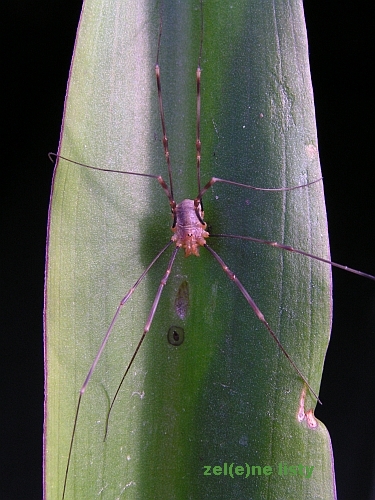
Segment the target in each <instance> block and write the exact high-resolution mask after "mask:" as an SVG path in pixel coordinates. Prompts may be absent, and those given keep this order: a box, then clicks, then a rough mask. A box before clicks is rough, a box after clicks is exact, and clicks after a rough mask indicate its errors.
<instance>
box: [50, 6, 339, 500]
mask: <svg viewBox="0 0 375 500" xmlns="http://www.w3.org/2000/svg"><path fill="white" fill-rule="evenodd" d="M160 13H162V14H161V15H162V21H163V32H162V38H161V53H160V59H159V63H160V67H161V78H162V92H163V101H164V108H165V117H166V126H167V133H168V138H169V145H170V154H171V161H172V168H173V181H174V195H175V199H176V201H177V202H179V201H181V200H182V199H184V198H186V197H187V198H194V197H195V196H196V195H197V185H196V168H195V139H196V138H195V133H196V132H195V127H196V125H195V120H196V117H195V113H196V76H195V70H196V67H197V61H198V55H199V49H200V39H201V9H200V4H199V2H198V1H196V0H195V1H192V0H189V1H184V2H170V1H165V2H164V4H163V6H162V7H160V5H159V4H158V3H157V2H150V1H137V2H129V1H127V2H126V1H124V0H122V1H119V0H102V1H99V0H96V1H93V0H86V2H85V4H84V9H83V14H82V18H81V21H80V26H79V30H78V37H77V42H76V47H75V52H74V57H73V64H72V69H71V74H70V79H69V85H68V93H67V100H66V107H65V113H64V121H63V128H62V135H61V144H60V154H61V155H63V156H65V157H67V158H70V159H72V160H75V161H78V162H82V163H85V164H88V165H93V166H96V167H99V168H106V169H113V170H123V171H124V170H126V171H133V172H139V173H152V174H156V175H162V176H163V178H164V179H165V180H166V181H167V180H168V176H167V172H166V162H165V158H164V154H163V147H162V143H161V127H160V116H159V112H158V101H157V90H156V82H155V75H154V65H155V61H156V52H157V43H158V34H159V23H160ZM203 19H204V30H203V54H202V60H201V67H202V119H201V129H202V133H201V139H202V177H203V183H205V182H207V181H208V180H209V179H210V178H211V177H212V176H213V175H215V176H217V177H221V178H224V179H230V180H234V181H237V182H241V183H245V184H251V185H254V186H259V187H265V188H269V187H286V186H296V185H300V184H304V183H306V182H307V181H312V180H315V179H318V178H319V177H320V168H319V158H318V150H317V136H316V129H315V117H314V107H313V96H312V87H311V80H310V74H309V65H308V53H307V41H306V32H305V25H304V16H303V9H302V1H301V0H292V1H290V2H283V1H277V2H274V1H272V2H271V1H269V0H250V1H249V0H247V1H245V0H238V1H237V2H232V3H229V2H224V1H223V2H220V3H219V2H213V1H210V0H207V1H205V2H204V4H203ZM203 201H204V209H205V220H206V221H207V223H208V224H209V229H210V231H211V232H212V234H219V233H227V234H228V233H230V234H237V235H245V236H246V235H247V236H254V237H257V238H263V239H266V240H272V241H278V242H280V243H284V244H287V245H292V246H294V247H295V248H299V249H302V250H305V251H307V252H310V253H313V254H315V255H319V256H322V257H328V256H329V250H328V235H327V225H326V218H325V205H324V198H323V188H322V185H321V183H318V184H314V185H312V186H310V187H308V188H301V189H297V190H295V191H284V192H279V193H267V192H254V191H250V190H247V189H244V188H240V187H235V186H230V185H225V184H222V183H220V184H219V183H216V184H215V185H214V186H213V188H212V189H211V190H210V191H209V192H208V193H207V194H206V195H205V196H204V200H203ZM171 222H172V220H171V216H170V209H169V204H168V199H167V197H166V196H165V194H164V192H163V190H162V189H161V188H160V186H159V184H158V183H157V181H156V180H154V179H148V178H142V177H136V176H131V175H120V174H116V173H108V172H95V171H92V170H89V169H85V168H82V167H79V166H77V165H74V164H72V163H69V162H67V161H63V160H60V161H59V163H58V167H57V169H56V173H55V177H54V182H53V196H52V201H51V210H50V218H49V245H48V255H47V258H48V260H47V285H46V290H47V294H46V348H47V350H46V352H47V354H46V363H47V365H46V373H47V379H46V395H47V406H46V435H45V447H46V448H45V449H46V452H45V461H46V467H45V484H46V493H45V496H46V498H47V499H61V497H62V490H63V483H64V476H65V472H66V466H67V460H68V458H67V457H68V452H69V444H70V439H71V434H72V428H73V422H74V415H75V411H76V406H77V400H78V394H79V389H80V387H81V386H82V384H83V381H84V380H85V377H86V375H87V373H88V370H89V368H90V366H91V364H92V362H93V360H94V358H95V355H96V353H97V351H98V348H99V346H100V343H101V341H102V339H103V337H104V335H105V332H106V331H107V329H108V326H109V324H110V322H111V320H112V318H113V315H114V313H115V311H116V308H117V306H118V304H119V302H120V300H121V298H122V297H123V296H124V295H125V293H126V292H127V291H128V290H129V289H130V287H131V286H132V285H133V284H134V283H135V281H136V280H137V279H138V277H139V276H140V275H141V273H142V272H143V270H144V269H145V268H146V267H147V266H148V265H149V263H150V262H151V261H152V259H153V258H154V257H155V256H156V254H157V253H158V252H159V250H160V249H161V248H162V247H163V246H164V245H165V244H166V243H167V242H168V240H169V239H170V237H171V234H172V233H171V231H170V225H171ZM209 244H210V246H212V248H214V249H215V251H217V252H218V253H219V255H220V256H221V257H222V258H223V259H224V261H225V262H226V263H227V265H228V266H229V268H230V269H231V270H232V271H233V272H235V274H236V276H237V277H238V278H239V279H240V281H241V282H242V283H243V285H244V286H245V287H246V289H247V290H248V292H249V293H250V295H251V296H252V297H253V299H254V300H255V302H256V303H257V305H258V307H259V308H260V310H261V311H262V312H263V314H264V316H265V317H266V319H267V321H268V323H269V324H270V325H271V328H272V329H273V330H274V331H275V332H276V333H277V335H278V337H279V338H280V340H281V342H282V344H283V346H284V347H285V348H286V350H287V351H288V353H289V354H290V356H291V357H292V359H293V360H294V361H295V362H296V364H297V365H298V367H299V368H300V369H301V371H302V372H303V374H304V375H305V377H306V378H307V379H308V381H309V383H310V385H311V386H312V387H313V388H314V390H315V391H318V390H319V385H320V379H321V373H322V367H323V361H324V356H325V352H326V349H327V344H328V340H329V333H330V321H331V303H330V293H331V277H330V268H329V266H325V265H324V264H322V263H319V262H317V261H314V260H311V259H308V258H304V257H302V256H299V255H295V254H291V253H289V252H286V251H281V250H279V249H276V248H270V247H268V246H265V245H257V244H255V243H250V242H246V241H241V240H235V239H228V238H225V239H224V238H222V239H219V238H211V239H210V240H209ZM200 253H201V256H200V257H199V258H196V257H194V256H192V257H189V258H187V259H186V258H184V256H183V254H182V250H180V252H179V254H178V255H177V259H176V262H175V265H174V267H173V270H172V273H171V276H170V278H169V281H168V284H167V285H166V287H165V289H164V291H163V294H162V297H161V300H160V303H159V305H158V308H157V311H156V314H155V319H154V322H153V324H152V327H151V329H150V332H149V333H148V335H147V336H146V339H145V341H144V344H143V345H142V347H141V350H140V352H139V354H138V355H137V357H136V360H135V362H134V365H133V366H132V368H131V370H130V372H129V374H128V376H127V378H126V379H125V383H124V385H123V387H122V389H121V391H120V394H119V397H118V399H117V401H116V403H115V405H114V408H113V410H112V412H111V415H110V420H109V430H108V436H107V439H106V440H105V441H103V438H104V430H105V421H106V417H107V414H108V409H109V404H110V402H111V400H112V398H113V396H114V394H115V391H116V389H117V387H118V384H119V382H120V380H121V377H122V375H123V373H124V370H125V368H126V366H127V364H128V363H129V360H130V358H131V356H132V354H133V352H134V349H135V347H136V345H137V343H138V341H139V339H140V336H141V334H142V332H143V328H144V325H145V322H146V320H147V317H148V314H149V311H150V308H151V305H152V302H153V300H154V297H155V294H156V290H157V287H158V285H159V282H160V280H161V278H162V276H163V275H164V273H165V271H166V268H167V265H168V261H169V258H170V255H171V249H168V250H167V251H166V252H165V253H164V254H163V256H162V257H161V258H160V259H159V261H158V262H157V263H156V264H155V265H154V266H153V267H152V269H151V270H150V272H149V273H148V275H147V277H146V278H145V279H144V280H143V281H142V283H141V284H140V286H139V288H138V289H137V290H136V292H135V293H134V295H133V296H132V298H131V300H130V301H129V302H128V303H127V304H126V305H125V307H124V308H123V310H122V312H121V315H120V317H119V320H118V322H117V324H116V327H115V328H114V331H113V333H112V336H111V338H110V340H109V342H108V345H107V347H106V349H105V351H104V353H103V355H102V357H101V359H100V361H99V363H98V366H97V368H96V370H95V371H94V374H93V376H92V379H91V380H90V383H89V385H88V388H87V391H86V393H85V394H84V396H83V398H82V405H81V409H80V413H79V417H78V423H77V431H76V435H75V438H74V446H73V452H72V459H71V463H70V469H69V473H68V479H67V490H66V498H69V499H72V498H75V499H78V498H79V499H80V500H84V499H90V500H91V499H92V498H98V497H100V498H105V499H113V498H163V499H164V498H178V499H180V498H181V499H182V498H194V499H198V498H199V499H203V498H210V499H211V498H240V499H243V498H274V499H280V498H314V499H316V498H324V499H325V500H327V499H330V498H334V497H335V486H334V477H333V466H332V457H331V447H330V439H329V435H328V433H327V430H326V429H325V427H324V425H323V424H322V423H320V422H317V427H311V426H309V425H308V421H307V420H306V419H302V420H301V421H300V420H299V419H298V418H297V415H298V412H300V413H301V410H300V397H301V392H302V390H303V387H304V384H303V381H302V380H301V379H300V377H299V376H298V375H297V373H296V372H295V371H294V370H293V369H292V367H291V366H290V364H289V363H288V361H287V359H286V358H285V356H284V355H283V354H282V353H281V352H280V350H279V349H278V348H277V346H276V344H275V342H274V341H273V340H272V338H271V337H270V335H269V333H268V332H267V330H266V329H265V327H264V325H263V324H262V323H261V322H260V321H259V320H258V319H257V318H256V317H255V315H254V313H253V311H252V309H251V308H250V306H249V305H248V303H247V302H246V301H245V299H244V298H243V296H242V295H241V293H240V291H239V290H238V288H237V287H236V286H235V284H234V283H233V282H231V281H230V280H229V279H228V277H227V276H226V275H225V274H224V273H223V271H222V269H221V268H220V266H219V265H218V263H217V262H216V261H215V260H214V259H213V257H212V255H210V254H209V253H208V252H207V251H206V250H205V249H204V248H202V249H201V252H200ZM181 290H182V292H181ZM187 290H188V293H189V300H188V301H187V299H186V297H187ZM181 294H182V297H184V298H183V304H184V305H183V307H184V308H185V309H186V317H185V318H184V319H181V318H179V316H178V315H177V312H176V302H175V301H176V297H177V296H181ZM171 326H179V327H181V328H183V330H184V332H185V336H184V342H183V343H182V344H181V345H179V346H173V345H171V344H170V343H168V341H167V333H168V330H169V328H170V327H171ZM315 404H316V401H315V400H314V398H313V397H311V395H309V394H308V395H307V397H306V402H305V409H306V411H307V410H309V409H310V408H314V407H315ZM225 463H227V464H228V467H229V466H230V464H232V463H233V464H234V465H235V466H243V467H245V473H246V464H249V465H250V466H260V467H261V468H262V469H261V472H262V474H261V475H260V476H258V475H250V476H249V477H247V478H246V477H245V475H234V477H233V478H232V477H231V476H230V475H225V474H224V464H225ZM280 463H282V464H283V465H288V466H298V465H301V466H303V467H306V466H309V467H314V469H313V472H312V475H311V477H310V478H307V477H302V476H301V475H300V474H299V473H298V469H291V470H290V472H293V471H296V472H297V475H292V474H291V473H290V474H288V475H287V476H285V475H279V464H280ZM205 466H211V467H214V466H219V467H222V468H223V469H222V473H221V474H218V473H219V472H220V469H215V472H216V473H217V474H214V473H213V469H212V468H211V470H210V472H211V475H204V471H205V468H204V467H205ZM266 466H270V467H272V471H271V472H272V473H271V474H269V475H267V474H265V472H267V470H268V471H270V469H263V468H264V467H266ZM206 470H207V469H206ZM231 470H232V471H233V470H234V469H233V468H232V469H231ZM258 470H259V469H256V471H258ZM282 470H284V469H282ZM300 470H301V471H302V469H300ZM303 471H306V469H303ZM237 472H240V469H237Z"/></svg>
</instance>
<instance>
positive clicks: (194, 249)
mask: <svg viewBox="0 0 375 500" xmlns="http://www.w3.org/2000/svg"><path fill="white" fill-rule="evenodd" d="M160 39H161V29H160V33H159V42H158V52H157V62H156V66H155V73H156V83H157V89H158V101H159V111H160V118H161V125H162V131H163V147H164V153H165V157H166V162H167V168H168V175H169V187H168V185H167V184H166V182H165V181H164V179H163V178H162V177H161V176H156V175H151V174H142V173H136V172H125V171H113V170H109V169H102V168H97V167H93V166H90V165H85V164H82V163H79V162H76V161H73V160H70V159H67V158H64V157H62V156H59V155H54V154H50V157H51V156H56V157H58V158H62V159H64V160H67V161H69V162H71V163H73V164H76V165H78V166H81V167H85V168H89V169H93V170H99V171H103V172H113V173H121V174H127V175H137V176H141V177H149V178H154V179H156V180H157V181H158V182H159V184H160V185H161V187H162V188H163V190H164V192H165V194H166V195H167V197H168V199H169V204H170V207H171V211H172V216H173V224H172V232H173V235H172V237H171V240H170V241H169V242H168V243H167V245H165V246H164V248H163V249H162V250H161V251H160V252H159V253H158V254H157V255H156V257H155V258H154V259H153V260H152V262H151V263H150V264H149V266H148V267H147V268H146V269H145V271H144V272H143V273H142V275H141V276H140V277H139V278H138V280H137V281H136V282H135V283H134V285H133V286H132V288H131V289H130V290H129V291H128V293H127V294H126V295H125V296H124V297H123V299H122V300H121V302H120V304H119V305H118V307H117V310H116V312H115V314H114V316H113V319H112V321H111V324H110V326H109V328H108V330H107V332H106V334H105V336H104V339H103V341H102V344H101V346H100V348H99V351H98V353H97V355H96V357H95V360H94V362H93V364H92V366H91V368H90V370H89V373H88V374H87V377H86V379H85V381H84V383H83V385H82V387H81V389H80V393H79V398H78V403H77V409H76V414H75V419H74V425H73V430H72V435H71V441H70V448H69V455H68V461H67V466H66V471H65V479H64V489H63V493H62V498H63V499H64V498H65V492H66V486H67V481H68V474H69V467H70V462H71V457H72V449H73V442H74V437H75V433H76V429H77V422H78V416H79V410H80V405H81V401H82V397H83V394H84V393H85V391H86V388H87V385H88V383H89V381H90V379H91V376H92V373H93V371H94V370H95V368H96V366H97V364H98V361H99V359H100V357H101V355H102V352H103V350H104V348H105V346H106V344H107V341H108V339H109V337H110V334H111V332H112V330H113V327H114V325H115V323H116V321H117V318H118V316H119V314H120V311H121V309H122V307H123V306H124V305H125V304H126V302H127V301H128V300H129V298H130V297H131V295H132V294H133V293H134V291H135V290H136V289H137V287H138V285H139V284H140V282H141V281H142V280H143V278H144V277H145V276H146V274H147V273H148V271H149V270H150V268H151V267H152V266H153V265H154V263H155V262H156V261H157V260H158V259H159V257H160V256H161V255H162V254H163V253H164V252H165V251H166V250H167V248H169V247H170V246H171V245H172V244H173V243H174V244H175V248H174V249H173V251H172V255H171V257H170V260H169V263H168V266H167V269H166V271H165V274H164V276H163V277H162V279H161V281H160V284H159V287H158V290H157V292H156V295H155V298H154V301H153V304H152V306H151V309H150V313H149V316H148V318H147V321H146V324H145V327H144V331H143V334H142V336H141V338H140V340H139V342H138V344H137V347H136V349H135V351H134V353H133V355H132V357H131V359H130V361H129V364H128V366H127V368H126V371H125V373H124V375H123V377H122V379H121V382H120V384H119V386H118V388H117V390H116V393H115V395H114V397H113V399H112V402H111V405H110V408H109V412H108V414H107V422H106V431H105V436H106V435H107V430H108V421H109V416H110V413H111V410H112V408H113V405H114V403H115V401H116V398H117V395H118V393H119V390H120V388H121V386H122V383H123V381H124V379H125V377H126V375H127V374H128V372H129V370H130V368H131V366H132V364H133V361H134V359H135V357H136V355H137V353H138V351H139V349H140V347H141V345H142V343H143V340H144V338H145V336H146V334H147V333H148V331H149V330H150V328H151V324H152V321H153V318H154V315H155V313H156V310H157V307H158V303H159V300H160V296H161V293H162V290H163V288H164V286H165V285H166V283H167V281H168V278H169V275H170V273H171V270H172V267H173V263H174V261H175V258H176V255H177V253H178V250H179V249H180V248H182V249H183V250H184V251H185V256H186V257H188V256H191V255H194V256H197V257H198V256H199V247H204V248H205V249H207V250H208V251H209V252H210V253H211V254H212V255H213V257H214V258H215V259H216V261H217V262H218V263H219V264H220V266H221V267H222V269H223V271H224V272H225V274H226V275H227V276H228V278H229V279H230V280H231V281H233V282H234V283H235V285H236V286H237V288H238V289H239V291H240V292H241V293H242V295H243V296H244V298H245V299H246V301H247V302H248V304H249V305H250V307H251V308H252V309H253V311H254V313H255V314H256V316H257V317H258V319H259V320H260V321H261V322H262V323H263V325H264V326H265V327H266V329H267V330H268V332H269V333H270V335H271V336H272V338H273V339H274V340H275V342H276V343H277V345H278V347H279V348H280V350H281V351H282V352H283V354H284V355H285V357H286V358H287V360H288V361H289V363H290V364H291V366H292V367H293V369H294V370H295V371H296V372H297V373H298V375H299V376H300V377H301V379H302V380H303V382H304V383H305V385H306V386H307V387H308V389H309V390H310V391H311V393H312V394H313V395H314V397H315V398H316V399H317V401H319V402H320V400H319V397H318V395H317V394H316V392H314V390H313V389H312V387H311V386H310V384H309V383H308V381H307V380H306V378H305V376H304V375H303V373H302V372H301V370H300V369H299V368H298V367H297V365H296V364H295V363H294V361H293V360H292V359H291V357H290V356H289V354H288V353H287V351H286V350H285V349H284V347H283V346H282V344H281V343H280V341H279V339H278V337H277V336H276V334H275V332H274V331H273V330H272V328H271V327H270V325H269V324H268V322H267V321H266V319H265V317H264V315H263V314H262V312H261V311H260V309H259V308H258V306H257V305H256V303H255V302H254V300H253V299H252V297H251V296H250V294H249V293H248V291H247V290H246V289H245V287H244V286H243V284H242V283H241V282H240V280H239V279H238V278H237V276H236V275H235V274H234V273H233V271H231V270H230V269H229V268H228V266H227V265H226V264H225V262H224V261H223V260H222V258H221V257H220V256H219V255H218V254H217V253H216V252H215V251H214V250H213V249H212V248H211V247H210V246H208V244H207V241H206V240H207V238H208V237H209V236H211V237H222V238H233V239H241V240H245V241H254V242H257V243H262V244H266V245H270V246H273V247H277V248H280V249H283V250H287V251H289V252H294V253H298V254H301V255H304V256H306V257H310V258H313V259H315V260H318V261H320V262H324V263H327V264H329V265H332V266H335V267H338V268H341V269H344V270H346V271H349V272H352V273H355V274H358V275H360V276H363V277H366V278H370V279H372V280H375V277H374V276H371V275H368V274H366V273H362V272H360V271H356V270H354V269H351V268H348V267H347V266H342V265H340V264H336V263H333V262H331V261H329V260H326V259H323V258H320V257H317V256H314V255H312V254H309V253H307V252H304V251H302V250H297V249H294V248H293V247H291V246H287V245H283V244H280V243H277V242H273V241H265V240H260V239H257V238H252V237H249V236H239V235H230V234H216V235H213V234H211V235H210V234H209V233H208V231H207V224H206V223H205V222H204V212H203V206H202V197H203V195H204V194H205V193H206V191H208V190H209V189H210V188H211V187H212V186H213V184H215V183H216V182H222V183H226V184H231V185H235V186H239V187H243V188H248V189H253V190H259V191H289V190H293V189H298V188H304V187H308V186H310V185H312V184H314V183H316V182H320V181H321V179H317V180H314V181H312V182H309V183H307V184H304V185H301V186H294V187H289V188H275V189H265V188H257V187H254V186H249V185H245V184H241V183H238V182H234V181H229V180H226V179H220V178H217V177H213V178H211V180H210V181H209V182H208V183H207V184H206V185H205V186H204V187H203V188H201V184H200V162H201V141H200V82H201V69H200V59H201V50H202V40H201V48H200V55H199V59H198V67H197V72H196V82H197V135H196V151H197V155H196V164H197V178H198V195H197V197H196V198H195V199H193V200H190V199H185V200H183V201H181V202H180V203H178V204H177V203H176V202H175V200H174V196H173V184H172V171H171V163H170V155H169V149H168V138H167V133H166V126H165V119H164V109H163V102H162V92H161V80H160V67H159V64H158V57H159V51H160Z"/></svg>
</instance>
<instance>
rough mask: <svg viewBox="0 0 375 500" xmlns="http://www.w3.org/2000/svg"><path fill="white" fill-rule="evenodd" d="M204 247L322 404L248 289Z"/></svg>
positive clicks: (213, 253) (216, 256) (220, 259)
mask: <svg viewBox="0 0 375 500" xmlns="http://www.w3.org/2000/svg"><path fill="white" fill-rule="evenodd" d="M204 246H205V248H207V250H208V251H209V252H210V253H211V254H212V255H213V256H214V257H215V259H216V260H217V261H218V263H219V264H220V265H221V267H222V269H223V271H224V272H225V274H226V275H227V276H228V278H229V279H230V280H231V281H233V282H234V283H235V285H236V286H237V287H238V289H239V290H240V292H241V293H242V295H243V296H244V297H245V299H246V300H247V302H248V304H249V305H250V307H251V308H252V310H253V311H254V312H255V314H256V316H257V318H258V319H259V321H261V322H262V323H263V325H264V326H265V327H266V328H267V330H268V331H269V333H270V334H271V337H272V338H273V340H274V341H275V342H276V344H277V345H278V347H279V349H280V350H281V351H282V353H283V354H284V355H285V357H286V358H287V360H288V361H289V363H290V364H291V365H292V367H293V368H294V370H295V371H296V372H297V373H298V375H299V376H300V377H301V379H302V380H303V381H304V382H305V384H306V386H307V387H308V388H309V389H310V391H311V393H312V394H313V395H314V397H315V398H316V400H317V401H318V402H319V403H320V404H321V401H320V399H319V396H318V395H317V394H316V392H315V391H314V390H313V389H312V387H311V385H310V384H309V383H308V381H307V380H306V377H305V376H304V375H303V373H302V372H301V370H300V369H299V368H298V366H297V365H296V364H295V362H294V361H293V360H292V358H291V357H290V356H289V354H288V353H287V351H286V350H285V349H284V347H283V346H282V344H281V342H280V340H279V339H278V338H277V336H276V334H275V332H274V331H273V330H272V328H271V327H270V325H269V324H268V323H267V321H266V319H265V317H264V316H263V313H262V312H261V310H260V309H259V307H258V306H257V305H256V303H255V302H254V300H253V299H252V298H251V296H250V294H249V292H248V291H247V290H246V288H245V287H244V286H243V284H242V283H241V282H240V280H239V279H238V278H237V276H236V275H235V274H234V273H233V271H231V270H230V269H229V267H228V266H227V265H226V264H225V262H224V261H223V259H222V258H221V257H220V256H219V255H218V254H217V253H216V252H215V250H213V249H212V248H211V247H209V246H208V245H207V244H206V245H204Z"/></svg>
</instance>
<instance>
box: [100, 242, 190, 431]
mask: <svg viewBox="0 0 375 500" xmlns="http://www.w3.org/2000/svg"><path fill="white" fill-rule="evenodd" d="M179 249H180V247H176V248H175V249H174V250H173V252H172V256H171V258H170V261H169V263H168V267H167V270H166V271H165V274H164V276H163V278H162V279H161V281H160V284H159V288H158V291H157V292H156V295H155V299H154V302H153V303H152V306H151V309H150V313H149V315H148V318H147V321H146V324H145V327H144V330H143V334H142V337H141V338H140V339H139V342H138V344H137V347H136V348H135V351H134V353H133V356H132V357H131V359H130V361H129V364H128V366H127V368H126V370H125V373H124V375H123V376H122V379H121V382H120V383H119V385H118V387H117V390H116V392H115V395H114V397H113V399H112V403H111V405H110V407H109V411H108V414H107V420H106V425H105V435H104V440H105V439H106V437H107V432H108V422H109V416H110V414H111V411H112V408H113V405H114V404H115V401H116V399H117V396H118V393H119V392H120V389H121V386H122V384H123V382H124V380H125V377H126V375H127V374H128V372H129V370H130V368H131V366H132V364H133V361H134V359H135V357H136V356H137V353H138V351H139V349H140V347H141V345H142V343H143V341H144V339H145V337H146V335H147V333H148V331H149V330H150V328H151V325H152V321H153V319H154V316H155V312H156V309H157V307H158V304H159V300H160V296H161V293H162V291H163V288H164V287H165V285H166V284H167V281H168V278H169V275H170V274H171V271H172V266H173V263H174V260H175V258H176V255H177V252H178V251H179Z"/></svg>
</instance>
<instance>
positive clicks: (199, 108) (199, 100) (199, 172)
mask: <svg viewBox="0 0 375 500" xmlns="http://www.w3.org/2000/svg"><path fill="white" fill-rule="evenodd" d="M202 44H203V12H202V8H201V40H200V48H199V57H198V66H197V139H196V141H195V147H196V150H197V181H198V193H200V192H201V147H202V143H201V58H202ZM201 202H202V200H201ZM201 207H202V210H203V206H202V205H201Z"/></svg>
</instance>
